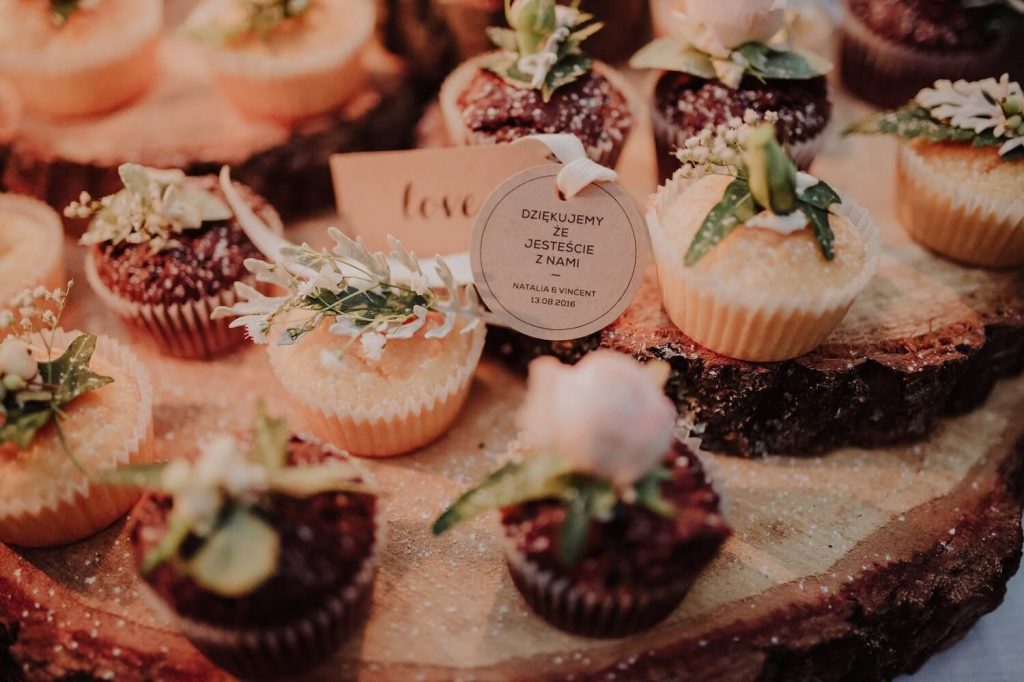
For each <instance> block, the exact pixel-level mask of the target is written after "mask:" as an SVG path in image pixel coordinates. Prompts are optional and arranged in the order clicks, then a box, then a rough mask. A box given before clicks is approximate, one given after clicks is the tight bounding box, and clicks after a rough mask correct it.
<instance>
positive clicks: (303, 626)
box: [139, 510, 387, 678]
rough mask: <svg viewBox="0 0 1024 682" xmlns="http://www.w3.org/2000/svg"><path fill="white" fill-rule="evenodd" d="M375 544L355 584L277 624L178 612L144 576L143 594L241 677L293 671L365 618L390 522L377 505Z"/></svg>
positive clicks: (325, 653) (326, 653)
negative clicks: (234, 622) (216, 620)
mask: <svg viewBox="0 0 1024 682" xmlns="http://www.w3.org/2000/svg"><path fill="white" fill-rule="evenodd" d="M374 522H375V531H374V542H373V547H372V548H371V550H370V554H369V556H367V557H366V559H365V560H364V561H363V565H362V567H361V568H360V569H359V571H358V572H357V573H356V576H355V577H354V578H353V579H352V581H351V582H350V583H348V584H347V585H345V586H344V587H342V588H341V590H340V591H339V592H338V593H337V594H335V595H333V596H331V597H329V598H328V599H326V600H325V602H324V603H323V604H322V605H321V606H320V607H319V608H318V609H316V610H315V611H314V612H312V613H302V614H292V617H291V620H289V621H287V622H284V623H281V624H280V625H277V626H276V627H252V628H230V627H221V626H218V625H211V624H209V623H205V622H202V621H197V620H193V619H191V618H186V617H184V616H181V615H179V614H178V613H177V612H175V611H174V609H173V608H171V606H170V605H169V604H167V602H165V601H164V600H163V599H162V598H161V597H160V596H159V595H158V594H157V593H156V592H155V591H154V590H153V589H152V588H151V587H149V585H148V584H147V583H146V581H145V580H142V581H140V583H139V584H140V586H141V589H140V593H141V594H142V596H143V599H144V601H145V602H146V604H147V605H148V606H149V607H150V608H151V609H152V610H153V611H154V612H156V613H158V614H160V615H161V616H163V617H164V618H166V619H167V620H169V621H170V622H172V623H174V624H175V626H177V628H178V629H179V630H181V632H182V634H184V635H185V637H187V638H188V639H189V641H191V642H192V643H193V644H194V645H195V647H196V648H197V649H199V650H200V651H201V652H202V653H203V654H204V655H205V656H206V657H207V658H209V659H210V660H211V661H213V662H214V663H216V664H217V665H218V666H220V667H222V668H224V669H225V670H227V671H228V672H230V673H232V674H233V675H237V676H239V677H242V678H257V677H259V678H262V677H277V676H281V675H293V674H297V673H300V672H302V671H304V670H307V669H309V668H311V667H313V666H315V665H317V664H318V663H321V662H323V661H324V660H326V659H327V658H329V657H330V656H331V654H333V653H334V652H335V651H337V650H338V648H339V647H341V645H342V644H344V642H345V641H346V640H347V639H348V638H349V637H351V636H352V634H353V633H354V632H356V631H357V630H358V629H359V628H360V627H361V626H362V623H363V621H364V620H365V617H366V613H367V611H368V610H369V607H370V602H371V600H372V597H373V582H374V578H375V577H376V575H377V569H378V567H379V566H380V555H381V552H382V551H383V547H384V546H385V545H386V543H387V525H386V521H385V520H384V517H383V514H382V513H381V512H380V510H377V512H376V514H375V517H374Z"/></svg>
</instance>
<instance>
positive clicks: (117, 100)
mask: <svg viewBox="0 0 1024 682" xmlns="http://www.w3.org/2000/svg"><path fill="white" fill-rule="evenodd" d="M0 16H2V17H4V21H2V22H0V76H3V77H6V78H8V79H9V80H10V81H11V83H13V84H14V86H15V87H16V88H17V89H18V90H19V91H20V93H21V95H22V97H23V98H24V100H25V103H26V104H27V105H28V107H29V108H31V109H32V110H34V111H36V112H37V113H40V114H43V115H48V116H58V117H64V116H87V115H92V114H102V113H105V112H108V111H111V110H113V109H117V108H118V107H121V106H123V105H125V104H127V103H129V102H131V101H132V100H134V99H136V98H137V97H139V96H140V95H142V94H143V93H144V92H145V91H146V90H148V89H149V87H150V85H152V83H153V81H154V80H155V78H156V72H157V46H158V43H159V39H160V32H161V30H162V24H163V2H162V1H161V0H66V1H63V2H53V1H51V2H40V0H0Z"/></svg>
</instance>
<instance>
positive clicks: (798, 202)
mask: <svg viewBox="0 0 1024 682" xmlns="http://www.w3.org/2000/svg"><path fill="white" fill-rule="evenodd" d="M717 132H718V133H719V134H723V133H725V132H727V131H726V130H725V129H724V128H723V127H720V128H719V130H718V131H717ZM730 137H733V138H734V139H736V138H738V139H739V140H740V142H739V145H737V146H733V147H730V148H729V150H728V151H727V153H726V156H724V157H716V156H714V155H712V156H711V157H710V158H712V159H714V161H715V163H714V164H711V165H708V166H704V167H698V166H697V165H695V163H694V159H698V158H699V159H702V161H701V162H700V163H704V162H705V161H706V159H707V158H709V157H707V156H706V155H704V154H703V152H706V151H708V149H709V147H708V145H710V146H714V145H715V136H714V135H713V134H712V133H711V131H707V133H705V134H703V135H702V136H700V138H697V140H698V141H697V142H696V143H692V144H691V145H688V146H687V147H686V151H685V152H681V153H680V158H681V160H682V161H683V164H684V165H683V168H682V169H681V170H680V171H679V172H678V173H677V174H676V176H675V177H674V178H673V179H672V180H670V181H669V182H668V183H667V184H666V185H665V186H663V187H662V188H661V189H660V190H659V192H658V193H657V195H655V197H654V199H653V202H652V207H651V210H650V212H649V214H648V224H649V226H650V230H651V238H652V241H653V243H654V252H655V258H656V261H657V264H658V279H659V281H660V284H661V291H662V300H663V303H664V306H665V309H666V311H667V312H668V315H669V317H670V318H671V319H672V321H673V323H675V325H676V326H677V327H679V328H680V329H681V330H682V331H683V332H684V333H686V334H687V335H688V336H690V337H691V338H692V339H693V340H694V341H697V342H698V343H700V344H701V345H703V346H705V347H707V348H710V349H711V350H713V351H715V352H717V353H721V354H723V355H727V356H729V357H734V358H738V359H741V360H748V361H754V362H767V361H777V360H785V359H789V358H794V357H797V356H800V355H803V354H804V353H807V352H809V351H810V350H812V349H813V348H815V347H816V346H818V345H819V344H821V343H822V342H823V341H824V340H825V339H826V337H827V336H828V335H829V334H830V333H831V331H832V330H833V329H834V328H835V327H836V326H837V325H838V324H839V322H840V321H841V320H842V319H843V317H844V316H845V315H846V312H847V310H848V309H849V307H850V305H851V304H852V303H853V301H854V299H855V298H856V296H857V295H858V294H859V293H860V292H861V290H863V288H864V287H865V286H866V285H867V283H868V282H869V281H870V279H871V277H872V276H873V274H874V272H875V269H876V267H877V262H878V254H879V237H878V232H877V230H876V228H875V226H874V224H873V223H872V221H871V220H870V218H869V216H868V215H867V213H866V212H865V211H864V210H863V209H861V208H860V207H859V206H857V205H856V204H855V203H854V202H853V201H851V200H850V199H848V198H840V197H839V195H838V194H837V193H836V192H835V191H834V190H833V189H832V188H831V187H829V186H828V185H826V184H825V183H823V182H821V181H819V180H818V179H816V178H814V177H812V176H809V175H807V174H806V173H797V171H796V168H795V166H794V165H793V163H792V161H790V160H789V159H788V158H787V157H786V156H785V154H784V152H783V150H782V148H781V147H780V146H779V145H778V143H777V142H776V141H775V139H774V137H773V133H772V129H771V127H770V126H767V125H765V126H762V127H761V128H758V129H756V130H755V131H753V132H750V131H749V130H748V129H746V128H740V129H739V130H738V131H732V135H731V136H730ZM741 149H743V150H745V151H743V152H742V153H740V150H741ZM709 171H710V172H709Z"/></svg>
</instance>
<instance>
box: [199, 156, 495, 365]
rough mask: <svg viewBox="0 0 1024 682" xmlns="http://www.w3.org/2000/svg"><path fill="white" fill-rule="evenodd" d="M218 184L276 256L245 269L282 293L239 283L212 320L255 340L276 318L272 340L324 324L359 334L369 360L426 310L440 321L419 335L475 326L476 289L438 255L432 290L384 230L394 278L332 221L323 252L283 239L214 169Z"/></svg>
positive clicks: (414, 327) (417, 325) (292, 338)
mask: <svg viewBox="0 0 1024 682" xmlns="http://www.w3.org/2000/svg"><path fill="white" fill-rule="evenodd" d="M221 186H222V187H223V188H224V190H225V193H226V194H227V196H228V200H229V202H231V205H232V206H234V207H236V213H237V214H238V220H239V223H240V224H241V225H242V227H243V229H244V230H245V231H246V234H247V235H249V237H250V239H252V240H253V243H255V244H256V246H257V247H259V248H260V250H262V251H263V252H264V253H267V254H273V255H274V256H275V262H273V263H270V262H266V261H262V260H257V259H254V258H250V259H248V260H246V262H245V267H246V268H247V269H248V270H249V272H251V273H252V274H253V275H255V277H256V279H257V280H258V281H260V282H266V283H268V284H274V285H277V286H278V287H282V288H283V289H285V290H286V292H287V293H286V294H285V295H283V296H266V295H264V294H262V293H260V292H259V291H257V290H256V289H255V288H253V287H251V286H249V285H248V284H245V283H244V282H238V283H236V284H235V290H236V291H237V292H238V296H239V299H240V300H241V302H240V303H237V304H236V305H234V306H231V307H223V306H222V307H220V308H218V309H217V310H215V311H214V313H213V317H214V319H220V318H225V317H235V318H237V319H235V320H233V321H232V322H231V327H244V328H245V330H246V332H247V333H248V335H249V337H250V338H251V339H252V340H253V341H254V342H256V343H260V344H263V343H267V334H268V332H270V331H271V329H272V327H273V326H274V325H275V323H280V324H282V325H284V330H283V333H282V334H281V336H279V337H278V340H277V342H278V343H279V344H281V345H288V344H292V343H295V342H296V341H298V340H299V339H301V338H302V337H303V336H305V335H306V334H308V333H310V332H312V331H314V330H316V329H318V328H319V327H320V326H321V324H323V323H324V322H329V323H330V327H329V331H330V333H331V334H334V335H336V336H342V337H348V338H349V339H351V341H350V344H351V343H353V342H355V341H356V340H358V341H359V342H360V344H361V346H362V351H363V355H364V357H366V358H367V359H371V360H374V359H379V358H380V357H381V355H382V354H383V352H384V349H385V346H386V345H387V342H388V341H389V340H391V339H408V338H412V336H413V335H414V334H416V333H417V332H419V331H420V330H421V329H423V327H424V326H425V325H426V323H427V320H428V316H429V315H430V314H431V313H436V314H440V315H443V316H444V322H443V324H441V326H439V327H435V328H433V329H430V330H428V331H427V332H426V333H425V334H424V336H425V337H426V338H428V339H432V338H444V337H445V336H447V335H448V334H450V333H451V332H452V331H453V330H454V329H455V321H456V319H457V318H458V317H460V316H461V317H467V318H471V321H470V322H469V323H468V324H466V325H464V326H463V327H462V329H461V333H463V334H468V333H470V332H472V331H473V330H474V329H476V328H477V326H478V325H479V324H480V318H479V311H480V303H479V298H478V297H477V294H476V289H474V288H473V287H472V285H468V286H466V287H462V288H460V287H459V286H458V285H457V284H456V283H455V277H454V275H453V274H452V271H451V269H450V268H449V267H448V264H447V263H446V262H445V261H444V259H442V258H441V257H440V256H438V257H437V258H436V259H435V262H436V266H435V267H436V273H437V276H438V278H439V279H440V281H441V283H442V285H443V286H442V287H440V292H438V291H437V290H435V289H433V288H431V287H430V283H429V281H428V279H427V277H426V275H424V273H423V271H422V269H421V267H420V263H419V260H418V259H417V258H416V257H415V256H414V255H413V254H412V253H410V252H409V251H407V250H406V249H405V248H404V247H403V246H402V244H401V242H399V241H398V240H397V239H395V238H394V237H391V236H390V235H389V236H388V243H389V244H390V245H391V260H392V261H393V262H397V263H398V264H400V265H401V266H402V267H403V268H405V270H407V271H408V275H407V276H405V277H404V278H401V279H399V278H396V277H394V275H393V274H392V271H391V265H390V263H389V261H388V259H387V258H386V257H385V255H384V254H383V253H379V252H378V253H371V252H370V250H369V249H367V248H366V246H365V245H364V244H363V242H362V239H356V240H353V239H351V238H350V237H348V236H347V235H345V234H344V233H342V232H341V230H339V229H337V228H335V227H332V228H329V229H328V234H329V235H330V237H331V239H333V240H334V248H333V249H330V250H328V249H320V250H317V249H314V248H312V247H311V246H309V245H308V244H303V245H301V246H296V245H294V244H291V243H289V242H286V241H284V240H283V239H281V238H280V237H277V236H276V235H274V234H273V233H272V232H271V231H270V230H269V228H267V227H266V226H265V225H263V224H262V223H261V222H260V221H259V218H257V217H256V216H255V214H253V213H252V212H251V211H248V210H246V209H245V207H244V206H242V205H241V203H240V202H239V201H237V197H236V196H235V192H234V190H233V189H232V187H231V185H230V178H229V176H228V173H227V169H224V171H222V173H221ZM350 344H349V345H350ZM346 348H347V346H346ZM343 351H344V348H343V349H342V352H343ZM328 361H329V359H328Z"/></svg>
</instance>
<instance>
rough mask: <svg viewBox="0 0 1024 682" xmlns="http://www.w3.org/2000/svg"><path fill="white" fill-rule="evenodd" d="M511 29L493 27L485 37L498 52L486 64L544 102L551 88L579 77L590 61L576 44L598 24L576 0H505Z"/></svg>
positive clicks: (587, 67)
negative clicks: (566, 1) (563, 1)
mask: <svg viewBox="0 0 1024 682" xmlns="http://www.w3.org/2000/svg"><path fill="white" fill-rule="evenodd" d="M505 16H506V18H507V19H508V25H509V26H510V27H511V28H495V27H491V28H489V29H488V30H487V33H488V35H489V36H490V38H491V40H492V41H493V42H494V44H495V45H497V46H498V48H500V50H501V51H500V52H499V53H497V54H496V55H494V57H493V58H490V59H489V60H488V61H487V63H486V64H485V68H487V69H488V70H490V71H492V72H494V73H496V74H498V75H499V76H501V77H502V78H503V79H505V80H506V81H507V82H509V83H511V84H512V85H515V86H519V87H530V88H534V89H536V90H540V91H541V94H542V96H543V98H544V101H545V102H547V101H549V100H550V99H551V96H552V95H553V94H554V92H555V90H557V89H558V88H560V87H562V86H563V85H568V84H569V83H572V82H573V81H576V80H577V79H579V78H580V77H581V76H582V75H583V74H585V73H586V72H587V71H589V70H590V67H591V65H592V63H593V62H592V60H591V59H590V58H589V57H587V56H586V55H584V54H583V52H582V51H581V50H580V45H581V44H582V43H583V41H584V40H586V39H587V38H589V37H590V36H592V35H593V34H595V33H597V32H598V31H599V30H601V28H602V26H603V25H602V24H601V23H599V22H598V23H590V22H591V20H592V19H593V18H594V17H593V15H590V14H586V13H584V12H581V11H580V10H579V1H578V0H577V1H576V2H573V4H572V5H568V6H567V5H559V4H557V3H556V2H555V0H514V2H513V1H512V0H505Z"/></svg>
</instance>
